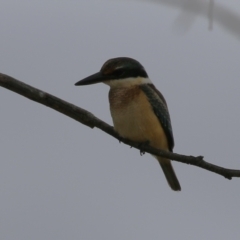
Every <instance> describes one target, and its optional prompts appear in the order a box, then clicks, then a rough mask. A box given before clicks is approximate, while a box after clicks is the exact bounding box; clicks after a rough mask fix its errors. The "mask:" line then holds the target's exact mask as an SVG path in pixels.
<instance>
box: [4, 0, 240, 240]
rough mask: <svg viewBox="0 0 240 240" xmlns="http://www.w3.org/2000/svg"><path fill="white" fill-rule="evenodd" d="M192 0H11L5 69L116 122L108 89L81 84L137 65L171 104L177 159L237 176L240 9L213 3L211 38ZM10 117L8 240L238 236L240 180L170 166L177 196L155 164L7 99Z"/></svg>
mask: <svg viewBox="0 0 240 240" xmlns="http://www.w3.org/2000/svg"><path fill="white" fill-rule="evenodd" d="M192 1H193V2H194V3H196V4H199V1H200V0H199V1H197V0H192ZM176 2H178V3H179V2H181V4H182V5H181V4H176ZM189 2H191V1H190V0H188V1H180V0H178V1H174V0H171V1H170V0H169V3H170V4H167V3H166V1H163V0H162V1H161V0H159V1H157V0H155V1H150V0H149V1H147V0H146V1H140V0H139V1H137V0H135V1H120V0H119V1H116V0H115V1H113V0H112V1H110V0H109V1H107V0H102V1H100V0H99V1H97V0H95V1H91V0H85V1H83V0H78V1H64V0H61V1H57V0H55V1H52V0H50V1H49V0H48V1H47V0H42V1H32V0H31V1H26V0H22V1H17V0H16V1H12V0H2V1H1V8H0V31H1V32H0V34H1V37H0V72H2V73H5V74H8V75H10V76H12V77H15V78H17V79H19V80H21V81H24V82H25V83H27V84H30V85H32V86H34V87H37V88H39V89H42V90H44V91H46V92H49V93H51V94H53V95H56V96H57V97H60V98H62V99H64V100H66V101H69V102H71V103H73V104H76V105H78V106H80V107H82V108H85V109H87V110H89V111H91V112H92V113H93V114H95V115H96V116H97V117H99V118H101V119H102V120H104V121H106V122H108V123H109V124H112V120H111V116H110V113H109V105H108V96H107V95H108V90H109V89H108V87H107V86H106V85H104V84H96V85H92V86H84V87H76V86H74V83H75V82H77V81H78V80H80V79H82V78H84V77H86V76H88V75H90V74H93V73H95V72H97V71H99V69H100V68H101V66H102V64H103V63H104V62H105V61H106V60H107V59H109V58H113V57H119V56H128V57H132V58H135V59H137V60H138V61H140V62H141V63H142V65H143V66H144V67H145V69H146V70H147V72H148V75H149V76H150V78H151V79H152V81H153V82H154V83H155V85H156V87H157V88H158V89H159V90H160V91H161V92H162V93H163V95H164V96H165V98H166V100H167V103H168V106H169V111H170V115H171V119H172V126H173V134H174V138H175V148H174V152H176V153H181V154H186V155H194V156H198V155H203V156H204V157H205V160H207V161H209V162H211V163H213V164H216V165H220V166H223V167H228V168H234V169H240V158H239V149H240V147H239V146H240V131H239V122H240V107H239V102H240V95H239V89H240V80H239V79H240V64H239V63H240V27H239V26H240V25H238V23H240V20H239V16H240V11H239V9H240V3H239V1H237V0H229V1H227V2H226V1H223V0H218V1H217V0H215V2H214V10H215V12H213V30H212V31H209V30H208V28H209V19H208V18H207V17H206V16H208V1H205V2H204V1H201V2H204V4H203V5H201V6H200V5H199V12H198V11H197V12H196V11H193V9H195V5H194V6H193V7H190V8H189V9H188V7H186V5H187V4H189ZM191 4H192V2H191ZM197 6H198V5H197ZM219 11H220V13H221V14H222V15H221V14H220V13H219ZM0 111H1V124H0V133H1V134H0V146H1V154H0V156H1V158H0V239H1V240H26V239H27V240H29V239H34V240H43V239H47V240H48V239H49V240H66V239H76V240H77V239H80V240H93V239H98V240H100V239H104V240H113V239H114V240H122V239H131V240H132V239H138V240H145V239H151V240H155V239H156V240H157V239H163V240H175V239H184V240H192V239H194V240H202V239H218V240H222V239H224V240H225V239H231V240H235V239H236V240H238V239H239V236H240V207H239V205H240V179H233V180H231V181H229V180H227V179H225V178H223V177H221V176H219V175H216V174H214V173H211V172H208V171H205V170H203V169H200V168H197V167H193V166H188V165H185V164H181V163H177V162H173V165H174V168H175V171H176V174H177V176H178V179H179V181H180V183H181V186H182V191H181V192H173V191H172V190H171V189H170V188H169V186H168V184H167V182H166V180H165V177H164V175H163V173H162V170H161V168H160V167H159V164H158V162H157V161H156V160H155V159H154V158H152V157H151V156H150V155H149V154H145V155H144V156H142V157H141V156H140V154H139V151H137V150H135V149H130V148H129V146H126V145H124V144H119V142H118V141H117V140H116V139H114V138H112V137H110V136H108V135H106V134H104V133H103V132H101V131H100V130H97V129H90V128H88V127H86V126H84V125H81V124H80V123H78V122H76V121H74V120H72V119H70V118H68V117H66V116H64V115H62V114H60V113H58V112H55V111H54V110H51V109H50V108H46V107H45V106H42V105H40V104H38V103H35V102H32V101H30V100H28V99H26V98H24V97H22V96H19V95H17V94H15V93H13V92H10V91H8V90H7V89H4V88H0Z"/></svg>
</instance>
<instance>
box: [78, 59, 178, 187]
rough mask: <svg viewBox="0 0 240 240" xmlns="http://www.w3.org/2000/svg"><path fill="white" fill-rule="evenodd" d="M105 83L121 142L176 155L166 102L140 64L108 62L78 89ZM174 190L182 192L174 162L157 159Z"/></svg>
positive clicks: (117, 61) (123, 61)
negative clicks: (133, 142) (136, 143)
mask: <svg viewBox="0 0 240 240" xmlns="http://www.w3.org/2000/svg"><path fill="white" fill-rule="evenodd" d="M95 83H105V84H107V85H108V86H110V90H109V94H108V98H109V104H110V112H111V116H112V120H113V125H114V129H115V131H116V132H117V133H118V134H119V135H120V137H122V138H127V139H130V140H132V141H135V142H139V143H144V142H145V143H146V142H147V143H148V144H149V145H150V146H152V147H154V148H158V149H161V150H165V151H169V152H172V151H173V147H174V138H173V132H172V125H171V119H170V115H169V111H168V107H167V102H166V100H165V98H164V97H163V95H162V94H161V93H160V91H159V90H158V89H157V88H156V87H155V86H154V85H153V83H152V81H151V80H150V78H149V77H148V74H147V72H146V70H145V68H144V67H143V66H142V65H141V63H140V62H138V61H137V60H135V59H133V58H129V57H117V58H112V59H109V60H107V61H106V62H105V63H104V64H103V66H102V68H101V69H100V71H99V72H97V73H95V74H92V75H90V76H88V77H86V78H84V79H82V80H80V81H78V82H77V83H75V85H76V86H82V85H90V84H95ZM154 157H155V158H156V159H157V160H158V162H159V164H160V166H161V167H162V170H163V173H164V175H165V177H166V179H167V182H168V184H169V186H170V187H171V189H172V190H174V191H181V186H180V184H179V181H178V179H177V176H176V174H175V172H174V169H173V167H172V164H171V160H170V159H167V158H165V157H160V156H154Z"/></svg>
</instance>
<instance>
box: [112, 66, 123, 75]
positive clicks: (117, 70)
mask: <svg viewBox="0 0 240 240" xmlns="http://www.w3.org/2000/svg"><path fill="white" fill-rule="evenodd" d="M124 73H125V70H124V69H123V68H118V69H116V70H115V71H114V72H113V74H114V75H115V76H118V77H121V76H123V75H124Z"/></svg>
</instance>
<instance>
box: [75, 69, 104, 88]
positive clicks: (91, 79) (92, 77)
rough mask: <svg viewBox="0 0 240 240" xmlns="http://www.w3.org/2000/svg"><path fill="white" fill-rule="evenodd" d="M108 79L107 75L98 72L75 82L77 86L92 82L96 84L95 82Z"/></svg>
mask: <svg viewBox="0 0 240 240" xmlns="http://www.w3.org/2000/svg"><path fill="white" fill-rule="evenodd" d="M104 80H106V77H104V76H103V75H102V73H101V72H97V73H95V74H93V75H90V76H88V77H86V78H84V79H82V80H80V81H79V82H77V83H75V85H76V86H81V85H90V84H95V83H100V82H103V81H104Z"/></svg>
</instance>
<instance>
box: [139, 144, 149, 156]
mask: <svg viewBox="0 0 240 240" xmlns="http://www.w3.org/2000/svg"><path fill="white" fill-rule="evenodd" d="M149 143H150V142H149V141H145V142H141V143H139V145H138V147H139V148H140V155H141V156H142V155H144V154H145V151H144V150H142V148H143V147H145V146H148V145H149Z"/></svg>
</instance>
